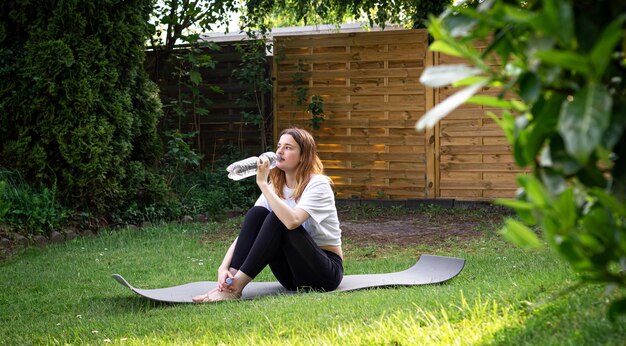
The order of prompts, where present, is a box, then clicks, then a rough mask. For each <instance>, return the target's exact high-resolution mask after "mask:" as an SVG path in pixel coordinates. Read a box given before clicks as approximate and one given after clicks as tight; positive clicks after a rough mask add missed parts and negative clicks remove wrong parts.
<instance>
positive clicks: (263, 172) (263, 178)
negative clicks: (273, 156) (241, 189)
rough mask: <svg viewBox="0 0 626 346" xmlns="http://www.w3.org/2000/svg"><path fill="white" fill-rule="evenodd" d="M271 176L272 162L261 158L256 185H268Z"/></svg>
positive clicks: (258, 164) (257, 169)
mask: <svg viewBox="0 0 626 346" xmlns="http://www.w3.org/2000/svg"><path fill="white" fill-rule="evenodd" d="M269 175H270V162H269V160H267V159H266V158H264V157H260V158H259V163H257V167H256V183H257V185H261V184H267V178H268V177H269Z"/></svg>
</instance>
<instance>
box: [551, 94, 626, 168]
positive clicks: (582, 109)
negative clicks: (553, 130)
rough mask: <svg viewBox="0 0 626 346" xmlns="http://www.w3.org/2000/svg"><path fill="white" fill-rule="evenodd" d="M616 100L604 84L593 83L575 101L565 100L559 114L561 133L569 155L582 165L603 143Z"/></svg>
mask: <svg viewBox="0 0 626 346" xmlns="http://www.w3.org/2000/svg"><path fill="white" fill-rule="evenodd" d="M612 104H613V99H612V98H611V95H610V94H609V92H608V90H607V89H606V87H605V86H604V85H597V84H592V85H589V86H587V87H585V88H583V89H582V90H580V91H578V92H577V93H576V95H575V96H574V98H573V100H569V99H568V100H565V101H564V102H563V105H562V107H561V113H560V115H559V125H558V130H559V133H560V134H561V136H562V137H563V141H564V142H565V149H566V151H567V153H568V154H570V155H571V156H572V157H574V158H576V159H577V160H578V161H579V162H580V163H583V164H584V163H586V162H587V160H588V159H589V155H590V154H591V153H592V152H593V151H594V150H595V148H596V146H597V145H599V144H600V142H601V140H602V134H603V133H604V131H605V130H606V129H607V128H608V126H609V124H610V121H611V107H612Z"/></svg>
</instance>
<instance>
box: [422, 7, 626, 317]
mask: <svg viewBox="0 0 626 346" xmlns="http://www.w3.org/2000/svg"><path fill="white" fill-rule="evenodd" d="M625 13H626V4H625V3H624V2H623V1H612V0H603V1H568V0H554V1H519V2H516V1H500V0H495V1H484V2H482V3H481V4H480V5H478V6H477V7H472V6H467V7H458V8H455V9H453V10H451V11H448V12H446V13H445V14H444V15H442V16H441V17H439V18H432V21H431V24H430V25H429V32H430V33H431V34H432V35H433V37H434V38H435V41H434V43H433V44H432V45H431V50H434V51H439V52H441V53H445V54H449V55H453V56H457V57H461V58H464V59H465V60H466V61H467V62H468V63H470V64H472V65H473V66H472V67H468V66H466V65H461V66H448V67H446V68H447V69H448V70H446V68H443V69H442V68H436V69H431V70H429V71H425V73H424V75H423V77H422V81H423V82H424V81H425V82H427V83H429V82H428V81H435V80H439V81H440V82H441V81H442V80H443V81H444V82H454V83H455V84H454V85H457V86H466V85H469V86H466V87H465V88H464V89H463V90H461V91H459V92H458V93H457V94H455V95H453V96H451V97H450V98H448V99H447V100H446V101H445V102H442V103H441V104H440V105H438V106H437V107H435V108H434V109H433V110H432V111H430V112H429V113H428V114H426V115H425V116H424V118H422V119H421V120H420V121H419V123H418V125H417V126H418V128H423V127H426V126H428V125H429V124H434V123H435V122H437V121H438V120H439V119H441V118H442V117H444V116H445V115H446V114H447V113H449V112H450V111H451V110H452V109H453V108H455V107H456V106H457V105H458V104H461V103H463V102H465V101H468V102H471V103H474V104H480V105H484V106H489V107H497V108H503V109H504V110H503V112H502V114H501V116H498V115H495V114H492V118H493V119H494V121H496V122H497V123H498V124H500V126H501V127H502V128H503V129H504V132H505V134H506V136H507V138H508V140H509V142H510V143H511V144H512V147H513V155H514V157H515V161H516V162H517V164H518V165H519V166H521V167H530V168H532V174H530V175H523V176H520V177H519V178H518V182H519V185H520V187H521V190H520V193H519V195H518V198H517V199H516V200H511V201H503V202H502V203H503V204H505V205H507V206H510V207H513V208H515V209H516V210H517V213H518V215H519V218H520V219H521V221H522V222H518V221H515V220H510V221H509V222H508V223H507V227H506V228H505V230H504V232H505V235H506V236H507V237H509V238H511V239H513V240H516V241H517V242H518V243H521V244H525V245H536V244H539V241H538V239H537V236H536V235H535V234H534V233H533V232H532V230H531V229H530V228H528V227H527V225H530V226H535V225H536V226H540V227H541V228H542V229H543V231H544V234H545V236H546V239H547V241H548V243H549V244H550V245H551V246H552V247H553V248H555V249H556V250H557V251H558V252H559V253H560V254H561V255H562V256H563V257H564V258H565V259H567V260H568V261H569V263H570V264H571V265H572V266H573V267H574V268H575V269H576V270H577V271H578V272H580V273H581V274H582V277H583V279H584V280H588V281H599V282H604V283H606V284H608V285H609V287H612V286H616V285H617V286H622V287H626V276H625V275H624V270H626V137H625V136H624V129H625V128H626V59H625V52H626V35H625V32H626V31H625V29H624V23H625V22H626V14H625ZM476 40H483V41H485V42H487V47H486V48H485V50H484V51H483V52H481V51H478V50H477V49H475V48H474V42H476ZM620 43H621V45H620ZM496 59H499V61H497V60H496ZM498 62H500V64H499V65H498ZM451 71H455V72H456V73H450V72H451ZM454 75H456V77H454ZM438 76H439V77H441V78H437V77H438ZM429 84H430V85H431V86H440V85H439V84H436V83H433V82H430V83H429ZM441 84H444V83H443V82H442V83H441ZM487 85H490V86H500V87H501V89H502V92H501V93H500V94H499V95H498V97H490V96H484V95H475V94H476V93H477V92H478V91H479V90H481V88H482V87H483V86H487ZM511 93H514V94H515V95H516V96H515V97H513V98H511V97H507V96H508V95H510V94H511ZM617 312H622V313H623V312H626V298H624V297H622V298H621V299H618V300H617V301H615V302H614V304H613V305H612V308H611V309H610V311H609V314H610V316H612V317H614V316H615V314H616V313H617Z"/></svg>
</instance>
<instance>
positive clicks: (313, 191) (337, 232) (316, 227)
mask: <svg viewBox="0 0 626 346" xmlns="http://www.w3.org/2000/svg"><path fill="white" fill-rule="evenodd" d="M283 196H285V198H284V199H283V201H285V203H287V205H289V206H290V207H292V208H296V207H298V208H300V209H302V210H304V211H306V212H307V213H308V214H309V215H310V216H311V217H309V218H308V219H307V220H306V221H304V223H302V227H304V229H305V230H306V231H307V232H308V233H309V234H310V235H311V238H313V241H315V244H317V245H318V246H327V245H333V246H338V245H341V228H339V218H338V217H337V208H336V207H335V195H334V194H333V190H332V188H331V187H330V182H329V181H328V178H327V177H326V176H324V175H321V174H314V175H311V180H310V181H309V183H308V184H307V186H306V188H305V189H304V192H302V196H300V200H299V201H298V202H297V203H296V201H295V200H294V198H293V189H290V188H288V187H287V185H285V186H284V187H283ZM254 205H255V206H262V207H265V208H267V209H269V211H272V208H271V207H270V205H269V203H267V199H265V196H264V195H263V194H261V196H260V197H259V199H257V201H256V203H254Z"/></svg>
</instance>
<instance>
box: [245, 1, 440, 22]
mask: <svg viewBox="0 0 626 346" xmlns="http://www.w3.org/2000/svg"><path fill="white" fill-rule="evenodd" d="M449 4H451V0H439V1H429V0H398V1H396V0H393V1H390V0H384V1H380V0H354V1H342V0H330V1H329V0H313V1H311V0H247V1H245V6H246V9H247V13H248V15H247V17H248V18H267V17H268V14H269V13H271V14H273V15H274V16H275V17H280V18H282V20H283V21H286V22H290V23H301V24H304V25H307V24H311V23H320V22H325V23H343V22H344V21H345V20H346V19H347V18H352V19H359V18H363V17H365V18H367V20H368V21H369V24H370V25H374V24H376V25H379V26H381V27H385V25H387V24H390V23H392V24H406V25H408V26H411V27H414V28H422V27H424V23H425V20H426V19H427V18H428V15H429V14H434V15H438V14H440V13H441V12H443V10H444V9H445V8H446V6H448V5H449Z"/></svg>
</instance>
